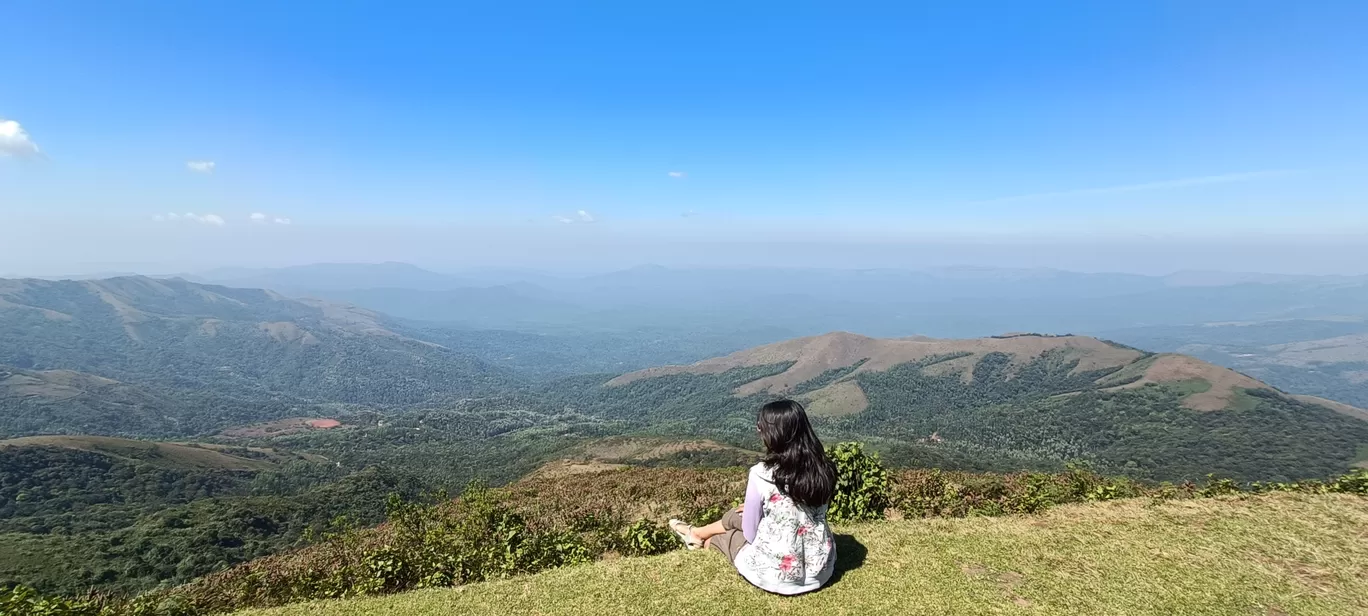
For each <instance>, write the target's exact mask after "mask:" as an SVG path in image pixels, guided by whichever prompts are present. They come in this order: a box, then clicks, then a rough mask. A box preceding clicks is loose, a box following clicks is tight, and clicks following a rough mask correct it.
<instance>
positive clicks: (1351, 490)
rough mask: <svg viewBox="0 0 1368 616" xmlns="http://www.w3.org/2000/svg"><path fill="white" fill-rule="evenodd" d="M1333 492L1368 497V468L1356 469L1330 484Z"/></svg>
mask: <svg viewBox="0 0 1368 616" xmlns="http://www.w3.org/2000/svg"><path fill="white" fill-rule="evenodd" d="M1329 490H1330V491H1331V492H1338V493H1340V494H1358V495H1360V496H1368V468H1356V469H1354V470H1352V471H1349V472H1348V473H1347V474H1345V475H1343V476H1341V477H1340V478H1339V479H1336V480H1335V482H1334V483H1332V484H1330V487H1329Z"/></svg>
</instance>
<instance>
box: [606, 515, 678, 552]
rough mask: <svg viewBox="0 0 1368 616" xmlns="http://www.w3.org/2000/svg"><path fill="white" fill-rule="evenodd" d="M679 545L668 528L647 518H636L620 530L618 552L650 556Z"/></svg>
mask: <svg viewBox="0 0 1368 616" xmlns="http://www.w3.org/2000/svg"><path fill="white" fill-rule="evenodd" d="M679 546H680V542H679V539H678V538H677V537H675V534H674V532H673V531H671V530H670V529H668V528H666V527H664V526H661V525H660V524H656V523H654V522H650V521H648V520H638V521H636V522H635V523H633V524H632V525H631V526H628V527H627V528H626V529H624V530H623V531H622V534H621V535H620V537H619V547H618V552H620V553H621V554H622V555H623V556H650V555H653V554H664V553H665V552H668V551H670V550H673V549H676V548H678V547H679Z"/></svg>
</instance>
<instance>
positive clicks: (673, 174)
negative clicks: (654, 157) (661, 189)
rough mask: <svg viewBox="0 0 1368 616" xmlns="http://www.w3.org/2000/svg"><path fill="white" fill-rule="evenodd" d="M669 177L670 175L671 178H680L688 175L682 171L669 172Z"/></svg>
mask: <svg viewBox="0 0 1368 616" xmlns="http://www.w3.org/2000/svg"><path fill="white" fill-rule="evenodd" d="M669 175H670V177H672V178H682V177H684V176H685V175H688V174H686V173H684V172H683V171H671V172H670V173H669Z"/></svg>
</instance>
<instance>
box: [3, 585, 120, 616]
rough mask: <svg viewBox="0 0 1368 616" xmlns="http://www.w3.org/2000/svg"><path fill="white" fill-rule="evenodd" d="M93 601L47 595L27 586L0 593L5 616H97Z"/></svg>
mask: <svg viewBox="0 0 1368 616" xmlns="http://www.w3.org/2000/svg"><path fill="white" fill-rule="evenodd" d="M99 613H100V611H99V607H98V606H97V605H95V604H94V603H93V602H88V601H79V600H73V599H61V598H57V597H45V596H42V595H40V594H38V591H36V590H34V589H32V588H29V587H27V586H15V587H13V588H10V589H9V590H8V591H6V592H4V593H0V614H4V615H5V616H96V615H97V614H99Z"/></svg>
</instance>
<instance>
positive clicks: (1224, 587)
mask: <svg viewBox="0 0 1368 616" xmlns="http://www.w3.org/2000/svg"><path fill="white" fill-rule="evenodd" d="M1364 529H1368V499H1363V498H1361V497H1356V496H1349V495H1333V494H1331V495H1304V494H1269V495H1261V496H1256V497H1222V498H1218V499H1203V500H1184V501H1166V502H1163V503H1152V502H1151V501H1149V500H1146V499H1130V500H1124V501H1113V502H1104V503H1089V504H1079V505H1069V506H1064V507H1059V508H1057V509H1053V510H1050V511H1048V512H1046V513H1044V514H1042V515H1038V516H1017V517H1005V518H988V517H975V518H964V519H929V520H920V519H918V520H901V521H888V522H882V523H871V524H861V525H854V526H848V527H845V528H841V529H839V531H840V532H841V534H842V538H841V541H840V542H839V543H838V547H837V549H838V553H839V554H840V566H841V569H842V575H841V577H840V579H839V581H838V582H836V583H834V584H832V585H831V586H829V587H828V588H826V589H824V590H821V591H819V592H816V593H814V594H811V595H809V596H804V597H799V598H793V599H787V598H779V597H775V596H770V595H767V594H765V593H763V592H761V591H759V590H756V589H754V588H752V587H750V586H749V585H748V584H746V582H745V581H743V580H741V579H740V578H739V577H738V576H736V575H735V573H734V572H733V571H732V570H731V569H730V568H729V566H728V565H727V564H726V563H725V562H724V561H723V560H722V559H721V558H720V557H719V556H718V555H717V554H715V553H713V552H707V553H702V554H699V553H690V552H682V551H675V552H671V553H668V554H664V555H661V556H654V557H647V558H621V559H616V560H607V561H601V562H597V563H594V564H590V565H581V566H574V567H567V568H564V569H558V570H554V571H550V572H547V573H542V574H538V575H534V576H529V577H522V578H514V579H509V580H504V581H499V582H491V583H482V584H473V585H469V586H465V587H458V588H454V589H432V590H425V591H418V592H412V593H405V594H398V595H391V596H385V597H375V598H363V599H352V600H341V601H321V602H312V603H303V604H296V605H291V606H287V607H283V608H277V609H268V610H251V611H247V612H242V613H241V614H243V616H305V615H310V616H312V615H314V614H329V615H337V616H371V615H375V616H380V615H382V614H383V615H386V616H390V615H392V616H417V615H420V614H422V615H425V614H462V615H470V616H476V615H480V614H491V615H494V614H499V615H503V614H565V615H576V616H579V615H591V614H592V615H598V614H727V615H729V616H734V615H737V614H772V613H794V614H797V613H802V614H898V615H900V616H914V615H918V614H1042V615H1043V614H1050V615H1054V614H1058V615H1066V614H1067V615H1080V616H1082V615H1087V616H1097V615H1103V614H1127V615H1140V614H1155V615H1159V614H1165V615H1168V614H1184V615H1206V614H1210V615H1216V614H1231V615H1237V614H1238V615H1269V616H1272V615H1288V614H1298V615H1302V614H1305V615H1327V616H1328V615H1350V614H1363V613H1368V541H1365V537H1364Z"/></svg>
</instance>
